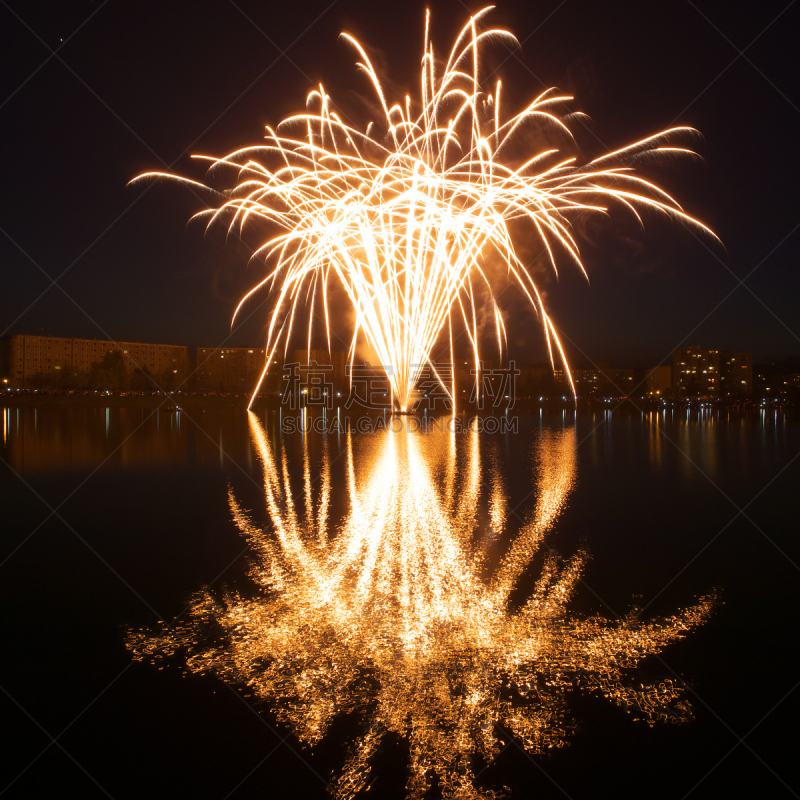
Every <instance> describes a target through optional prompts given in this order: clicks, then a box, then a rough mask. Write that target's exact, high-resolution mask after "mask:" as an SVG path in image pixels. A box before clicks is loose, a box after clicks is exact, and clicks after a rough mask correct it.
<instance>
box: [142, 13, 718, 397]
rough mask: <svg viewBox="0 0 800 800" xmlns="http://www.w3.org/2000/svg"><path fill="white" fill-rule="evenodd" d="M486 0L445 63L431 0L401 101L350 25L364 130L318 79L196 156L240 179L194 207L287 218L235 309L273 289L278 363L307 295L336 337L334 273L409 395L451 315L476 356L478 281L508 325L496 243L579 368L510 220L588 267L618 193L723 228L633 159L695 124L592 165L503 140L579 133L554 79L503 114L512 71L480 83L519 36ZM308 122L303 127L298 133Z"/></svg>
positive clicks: (271, 339)
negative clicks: (418, 60) (240, 145)
mask: <svg viewBox="0 0 800 800" xmlns="http://www.w3.org/2000/svg"><path fill="white" fill-rule="evenodd" d="M489 10H490V9H488V8H487V9H484V10H482V11H480V12H479V13H477V14H476V15H475V16H473V17H471V18H470V20H469V22H468V23H467V25H466V26H465V27H464V28H463V30H462V31H461V33H460V34H459V35H458V37H457V39H456V41H455V44H454V46H453V49H452V50H451V52H450V55H449V58H448V60H447V62H446V65H445V67H444V69H443V70H442V71H441V74H437V70H436V63H437V62H436V59H435V57H434V50H433V45H432V43H431V40H430V31H429V28H430V19H429V17H430V15H429V14H428V15H427V17H426V24H425V38H424V55H423V58H422V71H421V81H420V99H419V102H418V103H413V102H412V100H411V98H410V97H408V96H407V97H406V98H405V102H404V103H394V104H393V105H389V101H388V100H387V98H386V94H385V92H384V90H383V88H382V85H381V81H380V78H379V76H378V74H377V72H376V71H375V68H374V67H373V65H372V63H371V62H370V59H369V57H368V55H367V53H366V51H365V50H364V48H363V47H362V46H361V45H360V44H359V43H358V42H357V41H356V40H355V39H354V38H353V37H352V36H350V35H349V34H346V33H345V34H342V36H343V38H344V39H346V40H347V41H348V42H349V43H350V44H351V45H352V46H353V47H354V48H355V50H356V51H357V53H358V55H359V56H360V58H361V61H359V62H358V67H359V68H360V69H361V70H362V71H363V72H364V73H365V74H366V75H367V77H368V79H369V81H370V83H371V85H372V87H373V89H374V91H375V94H376V96H377V99H378V101H379V103H380V106H381V109H382V112H383V120H381V123H380V124H379V125H377V126H376V125H373V123H370V124H369V125H368V126H367V128H366V130H365V131H359V130H357V129H356V128H355V127H353V126H351V125H349V124H347V123H346V122H345V121H344V120H343V119H342V118H341V117H340V115H339V114H338V113H337V112H336V110H335V109H334V107H333V105H332V102H331V98H330V97H329V96H328V95H327V94H326V93H325V90H324V89H323V87H322V86H320V87H319V90H315V91H312V92H311V93H310V94H309V96H308V99H307V103H306V106H307V112H306V113H304V114H298V115H294V116H291V117H289V118H287V119H285V120H284V121H283V122H281V123H280V124H279V125H278V126H277V128H274V129H273V128H271V127H268V128H267V134H266V142H265V143H264V144H262V145H259V146H255V147H246V148H244V149H241V150H238V151H236V152H234V153H231V154H230V155H228V156H225V157H224V158H213V157H208V156H197V157H198V158H201V159H205V160H207V161H210V162H211V167H210V169H209V177H212V176H215V175H216V174H217V173H219V172H223V171H229V170H232V171H233V174H234V175H235V185H234V187H233V188H232V189H229V190H226V191H225V192H224V193H223V195H222V198H223V200H224V202H222V203H221V204H220V205H219V206H218V207H216V208H212V209H207V210H205V211H202V212H200V214H199V215H198V216H199V217H203V218H206V219H207V221H208V225H209V226H214V225H217V224H222V225H227V226H228V227H229V229H230V230H233V229H235V228H238V229H239V230H240V232H242V231H243V230H244V229H245V228H246V227H248V226H249V225H250V224H251V223H253V222H255V221H257V220H260V221H263V222H266V223H269V224H270V225H271V226H272V227H273V228H274V227H277V228H278V229H279V231H281V232H278V233H277V234H276V235H274V236H273V237H272V238H269V239H268V240H267V241H265V242H264V243H263V244H262V245H261V246H260V247H259V248H258V249H257V251H256V253H255V254H254V256H253V258H258V259H261V258H263V259H264V261H265V263H267V264H269V265H270V267H269V268H268V274H267V275H266V277H264V278H263V280H261V281H260V282H259V283H258V284H257V285H256V286H254V287H253V288H252V289H251V290H250V291H249V292H248V293H247V294H246V295H245V296H244V298H242V300H241V302H240V303H239V305H238V306H237V308H236V311H235V312H234V320H235V319H236V315H237V314H238V312H239V310H240V309H241V308H242V305H243V304H244V303H245V302H246V301H247V300H248V299H249V298H250V297H251V296H252V295H253V294H254V293H256V292H258V291H261V290H265V289H268V290H270V291H275V292H276V299H275V305H274V308H273V310H272V312H271V315H270V319H269V325H268V335H267V351H268V356H267V364H269V363H270V359H271V358H272V355H273V354H274V352H275V350H276V349H277V348H278V346H279V345H280V344H281V342H283V343H284V346H285V347H288V343H289V338H290V336H291V333H292V330H293V327H294V325H295V322H296V319H297V317H298V312H299V310H300V308H301V306H308V305H310V312H311V313H310V314H309V320H310V321H309V324H308V347H309V349H310V347H311V336H312V325H313V317H314V311H315V307H316V306H318V305H319V306H321V307H322V316H323V317H324V320H325V328H326V335H327V339H328V346H329V347H330V325H331V315H330V308H329V290H330V286H331V281H332V280H333V278H334V276H335V277H336V278H337V279H338V281H339V282H340V283H341V285H342V286H343V287H344V290H345V291H346V293H347V296H348V297H349V300H350V302H351V303H352V307H353V309H354V311H355V324H354V331H353V336H352V341H351V346H350V360H351V363H352V360H353V358H354V356H355V348H356V344H357V342H358V341H359V340H360V338H361V337H363V339H364V340H366V343H367V344H368V345H369V346H370V348H371V349H372V351H373V352H374V354H375V356H376V357H377V359H378V361H379V362H380V363H381V364H382V365H384V366H385V368H386V370H387V377H388V380H389V383H390V386H391V389H392V393H393V395H394V397H395V398H396V401H397V404H398V405H399V407H400V409H401V410H406V409H407V408H408V407H409V406H410V404H411V403H412V395H413V390H414V387H415V385H416V382H417V380H418V378H419V376H420V373H421V371H422V370H423V369H424V368H425V367H426V366H427V365H430V366H431V367H433V364H432V363H431V361H430V354H431V351H432V349H433V347H434V345H435V344H436V342H437V340H438V339H439V338H440V336H441V335H442V333H443V331H444V329H445V327H446V326H447V328H448V330H449V331H450V341H451V349H452V330H453V322H454V317H455V318H460V319H461V320H462V321H463V324H464V326H465V328H466V332H467V335H468V338H469V341H470V344H471V349H472V352H473V357H474V360H475V365H476V368H477V367H478V366H479V353H478V338H479V336H478V312H477V310H476V297H475V291H476V288H478V287H481V288H483V289H485V290H486V291H487V292H488V296H489V298H490V303H491V305H492V308H493V310H494V321H495V327H496V332H497V339H498V345H499V346H500V348H501V350H502V347H503V343H504V340H505V330H504V327H503V321H502V316H501V314H500V313H499V309H498V307H497V304H496V302H495V299H494V292H493V285H492V276H491V275H490V274H489V271H488V269H487V266H488V265H489V264H490V263H492V262H493V261H495V260H497V259H499V262H500V263H502V264H503V266H504V267H505V269H506V271H507V275H508V277H510V278H511V279H512V280H513V282H515V283H516V284H517V285H518V286H519V287H520V288H521V289H522V291H523V292H524V294H525V296H526V297H527V299H528V300H529V301H530V303H531V304H532V306H533V307H534V309H535V310H536V311H537V312H538V315H539V317H540V319H541V323H542V328H543V332H544V338H545V341H546V343H547V347H548V352H549V355H550V360H551V362H552V363H553V364H555V359H556V358H558V359H560V360H561V361H562V362H563V363H564V366H565V367H566V372H567V375H569V368H568V365H567V361H566V357H565V354H564V350H563V347H562V345H561V342H560V341H559V338H558V336H557V334H556V331H555V326H554V325H553V322H552V321H551V319H550V317H549V316H548V314H547V311H546V309H545V306H544V302H543V299H542V295H541V293H540V291H539V289H538V288H537V285H536V282H535V281H534V278H533V276H532V275H531V272H530V271H529V269H528V268H527V267H526V266H525V265H524V264H523V263H522V261H521V260H520V259H519V257H518V256H517V252H516V248H515V244H514V240H513V238H512V235H511V232H510V230H509V225H510V223H513V222H514V221H515V220H522V221H524V222H526V223H527V224H528V226H529V228H530V230H531V232H532V234H533V235H535V236H536V237H537V238H538V239H539V240H540V241H541V243H542V244H543V247H544V250H545V252H546V254H547V258H548V260H549V262H550V264H551V265H552V267H553V269H554V270H555V269H556V265H557V262H558V260H559V259H560V258H563V257H566V259H567V260H568V261H571V262H573V263H574V264H575V265H577V267H578V268H579V269H580V270H581V271H583V272H584V274H585V270H584V268H583V265H582V263H581V259H580V252H579V248H578V243H577V241H576V239H575V237H574V236H573V234H572V231H571V224H570V219H571V218H572V219H574V217H575V215H576V214H580V213H591V214H605V213H607V212H608V210H609V209H610V207H611V206H612V205H616V206H619V207H621V208H622V209H625V210H627V211H628V212H630V213H632V214H633V215H634V217H635V218H636V219H637V220H638V221H639V223H640V224H641V223H642V219H641V216H640V211H641V210H650V211H655V212H658V213H662V214H666V215H669V216H672V217H675V218H678V219H681V220H683V221H685V222H687V223H689V224H690V225H691V226H693V227H695V228H697V229H699V230H702V231H704V232H705V233H707V234H709V235H711V236H712V237H714V234H713V233H712V232H711V231H710V230H709V229H708V228H707V227H706V226H704V225H703V224H702V223H701V222H699V221H698V220H696V219H694V218H693V217H691V216H689V215H688V214H686V213H685V212H684V211H683V210H682V209H681V207H680V205H679V204H678V203H677V202H676V201H675V200H674V199H673V198H672V197H671V196H670V195H668V194H667V193H665V192H664V191H662V190H661V189H659V188H658V187H657V186H656V185H654V184H653V183H650V182H649V181H647V180H644V179H643V178H640V177H638V176H636V175H634V174H633V171H632V167H631V163H632V162H633V161H635V160H637V159H641V158H642V157H644V156H648V157H649V156H654V155H656V156H657V155H659V154H667V155H669V156H675V155H694V153H693V152H692V151H691V150H689V149H686V148H684V147H680V146H675V144H674V142H675V140H676V139H681V138H685V137H687V136H692V135H694V134H695V133H696V132H695V131H693V130H692V129H691V128H671V129H669V130H666V131H662V132H661V133H658V134H656V135H655V136H651V137H648V138H646V139H643V140H641V141H639V142H636V143H634V144H631V145H628V146H627V147H624V148H621V149H619V150H616V151H614V152H612V153H609V154H607V155H604V156H601V157H600V158H597V159H594V160H593V161H590V162H589V163H587V164H584V165H578V164H577V162H576V158H575V157H572V156H569V155H566V154H564V153H562V152H561V151H560V150H558V149H556V148H552V149H546V150H542V151H541V152H536V153H533V154H531V155H530V156H529V157H526V158H525V159H524V160H523V161H522V163H516V164H515V163H514V162H515V159H512V158H511V157H510V156H507V154H509V153H510V152H514V151H515V150H519V148H520V146H521V145H524V142H521V141H520V140H521V138H522V137H523V135H524V134H525V131H526V130H528V129H529V128H530V127H531V126H532V125H541V126H544V127H546V128H547V129H548V131H549V132H550V133H551V134H552V133H555V134H557V135H559V136H561V137H562V138H563V139H564V140H565V141H566V142H568V143H570V145H573V144H574V139H573V137H572V134H571V133H570V130H569V127H568V126H567V124H566V123H567V122H568V121H569V117H560V116H559V115H558V114H557V111H556V109H557V107H559V106H561V105H562V104H563V103H565V102H567V101H570V100H571V99H572V98H571V97H569V96H566V95H559V94H558V93H557V92H556V91H555V90H554V89H548V90H547V91H545V92H543V93H542V94H540V95H539V96H538V97H537V98H536V99H534V100H533V102H531V103H530V104H529V105H528V106H527V107H525V108H524V109H523V110H522V111H520V112H519V113H517V114H514V115H512V116H509V117H508V118H504V116H503V112H502V109H501V96H502V93H503V92H502V84H501V82H500V81H499V80H498V81H497V82H496V84H495V85H494V88H493V91H491V92H488V93H487V92H485V91H483V90H482V89H481V85H480V78H479V76H480V65H481V60H480V58H479V52H480V50H481V47H482V46H483V45H484V44H486V43H487V42H489V41H490V40H492V39H502V40H507V41H509V42H511V43H514V44H516V39H515V38H514V37H513V36H512V35H511V34H510V33H509V32H507V31H503V30H498V29H488V30H483V31H479V25H480V24H481V23H482V21H483V18H484V16H485V15H486V13H487V12H488V11H489ZM415 109H416V110H415ZM298 128H299V129H301V130H302V131H303V132H304V133H302V134H301V135H300V136H299V137H295V136H292V135H290V132H291V131H292V130H294V129H298ZM262 161H263V163H262ZM267 164H271V165H272V166H267ZM153 177H170V178H175V179H177V180H179V181H182V182H185V183H189V184H191V185H193V186H196V187H197V186H201V185H202V184H199V183H197V182H195V181H190V180H188V179H185V178H180V177H178V176H172V175H169V176H165V175H164V174H162V173H147V174H145V175H142V176H139V178H137V180H141V179H146V178H153ZM206 188H207V187H206ZM714 238H716V237H714ZM433 368H434V372H435V367H433ZM266 370H267V368H266V367H265V369H264V372H263V374H262V376H261V379H260V380H259V383H258V386H257V387H256V390H255V392H254V394H253V397H255V396H256V395H257V393H258V390H259V388H260V386H261V382H262V381H263V378H264V376H265V375H266ZM571 380H572V379H571V377H570V383H571ZM443 386H444V383H443ZM444 389H445V391H448V387H447V386H444ZM573 391H574V386H573Z"/></svg>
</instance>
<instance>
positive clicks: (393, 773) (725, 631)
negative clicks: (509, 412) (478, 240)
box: [0, 406, 800, 798]
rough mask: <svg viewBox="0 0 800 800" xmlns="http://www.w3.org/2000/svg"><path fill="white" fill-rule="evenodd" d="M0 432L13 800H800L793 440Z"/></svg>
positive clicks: (747, 426)
mask: <svg viewBox="0 0 800 800" xmlns="http://www.w3.org/2000/svg"><path fill="white" fill-rule="evenodd" d="M0 413H2V432H3V439H2V454H1V455H2V458H3V462H4V471H3V480H2V482H1V483H0V491H2V500H3V517H4V525H3V536H2V559H3V560H4V561H3V565H2V584H0V585H2V592H3V597H2V604H1V605H0V608H2V611H0V613H2V619H3V626H2V631H3V639H2V640H3V648H4V656H3V658H2V660H0V687H2V689H3V695H2V696H3V704H4V709H3V710H4V713H3V720H4V726H5V727H6V729H7V731H9V732H10V733H11V734H12V742H13V744H12V746H11V747H10V748H9V749H8V750H7V752H6V758H4V759H3V761H2V776H0V779H1V780H0V786H2V787H6V786H8V788H7V791H6V795H5V796H8V797H38V796H48V795H51V794H53V793H54V792H58V793H59V794H61V793H66V792H65V790H71V791H72V792H73V793H80V794H81V795H82V796H87V797H90V796H94V795H97V796H98V797H102V796H109V795H110V796H112V797H115V798H120V797H137V798H138V797H142V796H153V797H160V796H168V795H169V796H174V797H184V796H195V797H209V798H216V797H220V798H223V797H227V796H232V797H327V796H330V795H329V794H328V789H327V788H326V786H327V785H330V787H332V789H333V790H334V791H338V792H339V793H340V795H342V796H347V795H348V792H349V793H353V792H356V791H358V790H359V789H361V788H363V787H365V786H367V785H369V786H370V787H371V792H370V796H376V797H387V798H388V797H398V798H400V797H405V796H419V797H437V796H442V795H444V796H452V795H453V794H454V793H455V792H456V791H460V792H461V793H462V794H461V795H459V796H464V797H466V796H472V795H470V794H469V793H470V792H473V791H474V792H478V793H479V794H476V795H475V796H483V795H481V794H480V793H487V792H489V791H491V790H499V789H502V787H504V786H505V787H508V788H509V790H510V792H511V796H512V797H515V798H517V797H519V798H522V797H529V796H537V797H564V796H565V795H566V796H569V797H573V798H584V797H585V798H594V797H604V796H612V795H613V796H615V797H622V798H628V797H631V798H632V797H641V796H643V795H644V796H647V797H678V798H682V797H684V796H686V795H687V794H688V795H689V796H691V797H710V796H716V795H719V794H720V793H721V792H727V793H728V794H729V795H730V796H744V795H745V794H752V793H755V792H758V793H759V794H765V795H766V796H769V797H782V796H786V797H791V796H797V795H796V793H797V792H800V779H798V775H797V770H796V768H795V767H794V760H795V749H796V743H797V737H796V734H795V733H793V729H794V728H795V725H796V722H795V720H796V713H797V711H798V697H797V694H800V689H798V692H797V693H796V694H789V695H788V697H786V698H785V699H784V697H785V696H786V695H787V693H790V692H791V691H792V690H793V688H794V687H795V685H796V684H797V683H798V680H800V668H799V667H798V665H797V664H798V662H797V645H796V641H797V638H798V633H799V632H800V631H798V628H800V624H798V612H797V609H798V607H800V604H798V600H800V574H799V570H798V567H797V565H798V564H800V547H799V546H798V535H797V534H798V523H797V515H796V502H795V496H796V494H797V491H798V486H800V481H798V478H799V477H800V425H798V423H797V420H793V419H791V418H789V417H787V416H783V415H774V414H773V415H767V414H762V415H758V414H756V415H753V416H747V417H742V416H734V415H730V416H729V415H727V414H726V413H725V412H722V413H720V412H716V411H715V412H713V413H708V414H707V415H698V414H696V413H695V414H690V415H685V414H684V415H681V416H678V415H669V414H666V415H664V414H662V415H657V414H639V413H638V412H637V413H633V412H630V413H616V414H613V415H612V414H607V415H604V414H586V415H580V414H578V415H576V414H575V413H573V412H571V411H567V412H563V413H561V412H559V413H557V414H549V415H548V414H546V413H540V412H539V411H538V409H537V410H535V411H533V412H532V413H530V414H529V413H528V412H527V411H524V412H520V413H519V414H518V416H517V418H516V422H515V424H516V431H515V432H514V431H512V432H508V433H486V432H478V431H476V430H475V428H474V427H473V428H471V429H470V428H468V427H466V428H465V429H464V430H459V431H457V432H451V431H449V430H448V429H447V428H446V427H445V426H443V425H441V424H438V425H436V426H431V427H430V428H429V429H428V430H427V431H411V432H409V431H408V429H407V428H405V429H402V428H401V429H397V430H391V429H390V430H377V431H374V432H366V433H365V432H358V431H357V430H350V431H349V432H348V430H347V428H346V426H345V425H344V424H343V422H342V421H341V420H340V418H337V417H336V415H335V414H331V415H330V416H329V417H327V418H326V420H325V427H326V428H327V430H328V431H329V432H328V433H327V434H321V433H319V432H315V431H314V430H313V428H312V430H311V431H310V432H309V433H307V434H305V435H304V434H303V433H302V432H293V433H282V432H281V431H282V428H285V426H286V420H285V419H284V418H283V417H282V416H281V415H280V414H279V413H278V412H261V413H259V414H257V415H248V414H247V413H246V412H245V411H243V410H241V409H224V410H220V409H206V410H202V409H190V410H189V411H188V412H182V413H165V412H157V411H153V410H152V409H146V408H140V407H129V408H103V407H82V406H81V407H78V406H76V407H69V408H58V407H39V408H20V409H17V408H5V409H0ZM337 422H339V423H340V424H338V425H337V424H336V423H337ZM297 427H299V426H298V425H295V428H297ZM372 427H373V428H375V427H376V426H375V425H374V421H373V425H372ZM377 427H378V428H380V427H381V426H380V425H378V426H377ZM484 427H486V426H484ZM488 427H489V430H496V428H497V426H496V425H492V426H488ZM317 428H318V429H319V428H320V426H319V425H318V426H317ZM620 618H622V621H620ZM161 621H166V623H167V625H166V626H165V625H164V624H162V623H161ZM648 654H649V655H648ZM748 734H749V735H748ZM51 737H57V742H56V743H53V742H52V738H51ZM740 737H746V738H745V741H744V743H741V742H740ZM48 745H49V747H48ZM46 748H47V749H46ZM26 767H27V769H26ZM23 770H25V771H24V772H23ZM20 773H22V774H20ZM9 784H10V785H9ZM459 787H460V788H459Z"/></svg>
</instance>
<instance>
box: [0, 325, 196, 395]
mask: <svg viewBox="0 0 800 800" xmlns="http://www.w3.org/2000/svg"><path fill="white" fill-rule="evenodd" d="M115 350H117V351H119V352H120V353H121V354H122V356H123V359H124V363H125V370H126V372H127V373H128V374H129V375H130V374H132V373H133V372H134V371H136V370H147V372H149V373H150V374H151V375H162V374H164V373H168V372H169V373H173V374H178V373H181V374H185V372H186V366H187V360H188V358H187V356H188V353H187V349H186V347H184V346H183V345H172V344H146V343H143V342H114V341H108V340H101V339H75V338H67V337H60V336H29V335H27V334H19V335H16V336H6V337H3V338H2V339H0V373H2V375H1V376H0V377H2V379H3V380H4V381H5V382H6V383H5V385H7V386H9V387H11V388H14V389H27V388H30V387H31V386H32V381H33V379H34V378H35V379H36V380H38V381H42V382H45V383H49V384H56V383H58V382H59V380H60V379H61V378H62V376H67V375H72V376H77V375H80V374H86V373H89V371H90V370H91V368H92V365H93V364H99V363H100V362H101V361H102V360H103V358H104V356H105V355H106V354H107V353H110V352H113V351H115Z"/></svg>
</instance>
